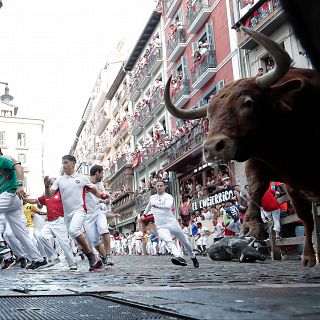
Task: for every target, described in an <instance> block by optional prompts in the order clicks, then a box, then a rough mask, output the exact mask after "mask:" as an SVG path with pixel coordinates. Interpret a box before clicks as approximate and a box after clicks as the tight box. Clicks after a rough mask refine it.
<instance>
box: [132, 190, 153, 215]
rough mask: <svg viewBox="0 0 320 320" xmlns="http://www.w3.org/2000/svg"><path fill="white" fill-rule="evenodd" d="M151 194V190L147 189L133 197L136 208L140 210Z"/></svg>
mask: <svg viewBox="0 0 320 320" xmlns="http://www.w3.org/2000/svg"><path fill="white" fill-rule="evenodd" d="M151 195H152V193H151V190H149V191H147V192H145V193H142V194H139V195H138V196H136V199H135V208H136V210H139V211H141V209H142V208H143V207H145V206H146V205H147V204H148V202H149V199H150V196H151Z"/></svg>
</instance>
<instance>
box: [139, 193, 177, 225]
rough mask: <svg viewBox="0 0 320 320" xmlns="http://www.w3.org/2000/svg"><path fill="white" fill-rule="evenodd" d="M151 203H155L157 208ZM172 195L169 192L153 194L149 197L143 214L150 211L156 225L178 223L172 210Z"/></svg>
mask: <svg viewBox="0 0 320 320" xmlns="http://www.w3.org/2000/svg"><path fill="white" fill-rule="evenodd" d="M152 205H156V206H158V207H159V208H155V207H153V206H152ZM172 207H173V197H172V195H171V194H169V193H166V192H165V193H163V194H161V195H160V194H154V195H152V196H151V197H150V200H149V203H148V205H147V207H146V209H145V210H144V214H148V212H150V211H151V212H152V214H153V216H154V223H155V225H156V226H157V227H160V226H165V225H168V224H171V223H178V221H177V220H176V218H175V216H174V214H173V212H172V210H171V209H172Z"/></svg>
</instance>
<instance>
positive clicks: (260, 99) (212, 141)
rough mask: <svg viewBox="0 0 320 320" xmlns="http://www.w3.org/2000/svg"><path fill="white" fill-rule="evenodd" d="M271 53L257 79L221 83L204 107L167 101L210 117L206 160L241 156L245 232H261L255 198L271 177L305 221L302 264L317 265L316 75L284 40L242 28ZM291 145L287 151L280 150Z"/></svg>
mask: <svg viewBox="0 0 320 320" xmlns="http://www.w3.org/2000/svg"><path fill="white" fill-rule="evenodd" d="M243 29H244V31H246V32H247V33H248V34H249V35H250V36H251V37H252V38H253V39H255V40H256V41H257V42H258V43H260V44H261V45H262V46H264V47H265V48H266V50H268V51H269V53H270V54H271V55H272V56H273V58H274V61H275V67H274V69H273V70H272V71H269V72H268V73H267V74H265V75H264V76H262V77H259V78H246V79H241V80H238V81H235V82H234V83H231V84H228V85H226V86H225V87H224V88H223V89H221V90H220V91H219V92H218V93H217V94H216V95H214V96H213V97H212V98H211V99H210V101H209V103H208V105H206V106H203V107H201V108H199V109H195V110H181V109H178V108H176V107H175V106H174V105H173V104H172V102H171V100H170V93H169V91H170V79H169V81H168V83H167V84H166V90H165V103H166V107H167V109H168V110H169V112H170V113H172V114H173V115H174V116H176V117H178V118H182V119H195V118H201V117H208V119H209V133H208V137H207V140H206V141H205V142H204V144H203V155H204V159H205V160H206V161H207V162H211V163H215V162H218V161H221V160H222V161H223V162H226V161H229V160H236V161H240V162H242V161H246V175H247V179H248V184H249V192H250V195H251V201H250V202H249V205H248V210H247V213H246V218H245V221H244V223H243V226H242V234H243V235H248V236H256V237H259V236H261V235H262V232H263V231H262V230H264V228H263V223H262V220H261V217H260V206H259V205H260V202H261V198H262V196H263V194H264V193H265V191H266V190H267V188H268V187H269V182H270V181H282V182H284V183H285V184H286V186H287V193H288V195H289V197H290V199H291V201H292V205H293V206H294V209H295V211H296V213H297V215H298V216H299V218H300V219H301V220H302V221H303V223H304V228H305V235H306V240H305V246H304V252H303V255H302V262H303V264H304V265H308V266H314V264H315V252H314V249H313V245H312V232H313V229H314V223H313V217H312V203H311V202H312V201H315V202H319V201H320V167H319V165H318V163H319V161H318V159H317V156H316V154H317V148H318V146H319V142H320V124H319V121H320V106H318V104H319V101H320V78H319V77H318V75H317V73H316V72H315V71H313V70H307V69H290V63H291V59H290V57H289V55H288V54H287V53H286V52H285V51H284V50H283V48H282V47H281V46H279V45H278V44H277V43H275V42H274V41H272V40H271V39H269V38H267V37H266V36H264V35H262V34H260V33H257V32H255V31H253V30H251V29H247V28H243ZM285 150H288V151H289V152H284V151H285Z"/></svg>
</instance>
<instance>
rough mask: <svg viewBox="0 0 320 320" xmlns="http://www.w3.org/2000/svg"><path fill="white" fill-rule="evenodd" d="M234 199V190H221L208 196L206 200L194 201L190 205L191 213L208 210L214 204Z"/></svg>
mask: <svg viewBox="0 0 320 320" xmlns="http://www.w3.org/2000/svg"><path fill="white" fill-rule="evenodd" d="M233 197H234V189H233V188H232V189H231V188H229V189H227V190H221V191H218V192H215V193H212V194H210V195H209V196H208V197H206V198H202V199H196V200H195V201H193V202H192V203H191V207H192V211H197V210H201V209H203V208H208V207H211V206H214V205H216V204H220V203H223V202H226V201H228V200H230V199H232V198H233Z"/></svg>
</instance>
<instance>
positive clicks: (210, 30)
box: [206, 21, 216, 50]
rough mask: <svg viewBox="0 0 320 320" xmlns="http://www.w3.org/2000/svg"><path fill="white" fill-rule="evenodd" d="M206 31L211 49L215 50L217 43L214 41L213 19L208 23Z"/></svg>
mask: <svg viewBox="0 0 320 320" xmlns="http://www.w3.org/2000/svg"><path fill="white" fill-rule="evenodd" d="M206 33H207V41H208V43H209V50H215V49H216V45H215V41H214V34H213V23H212V21H211V22H210V23H207V24H206Z"/></svg>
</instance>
